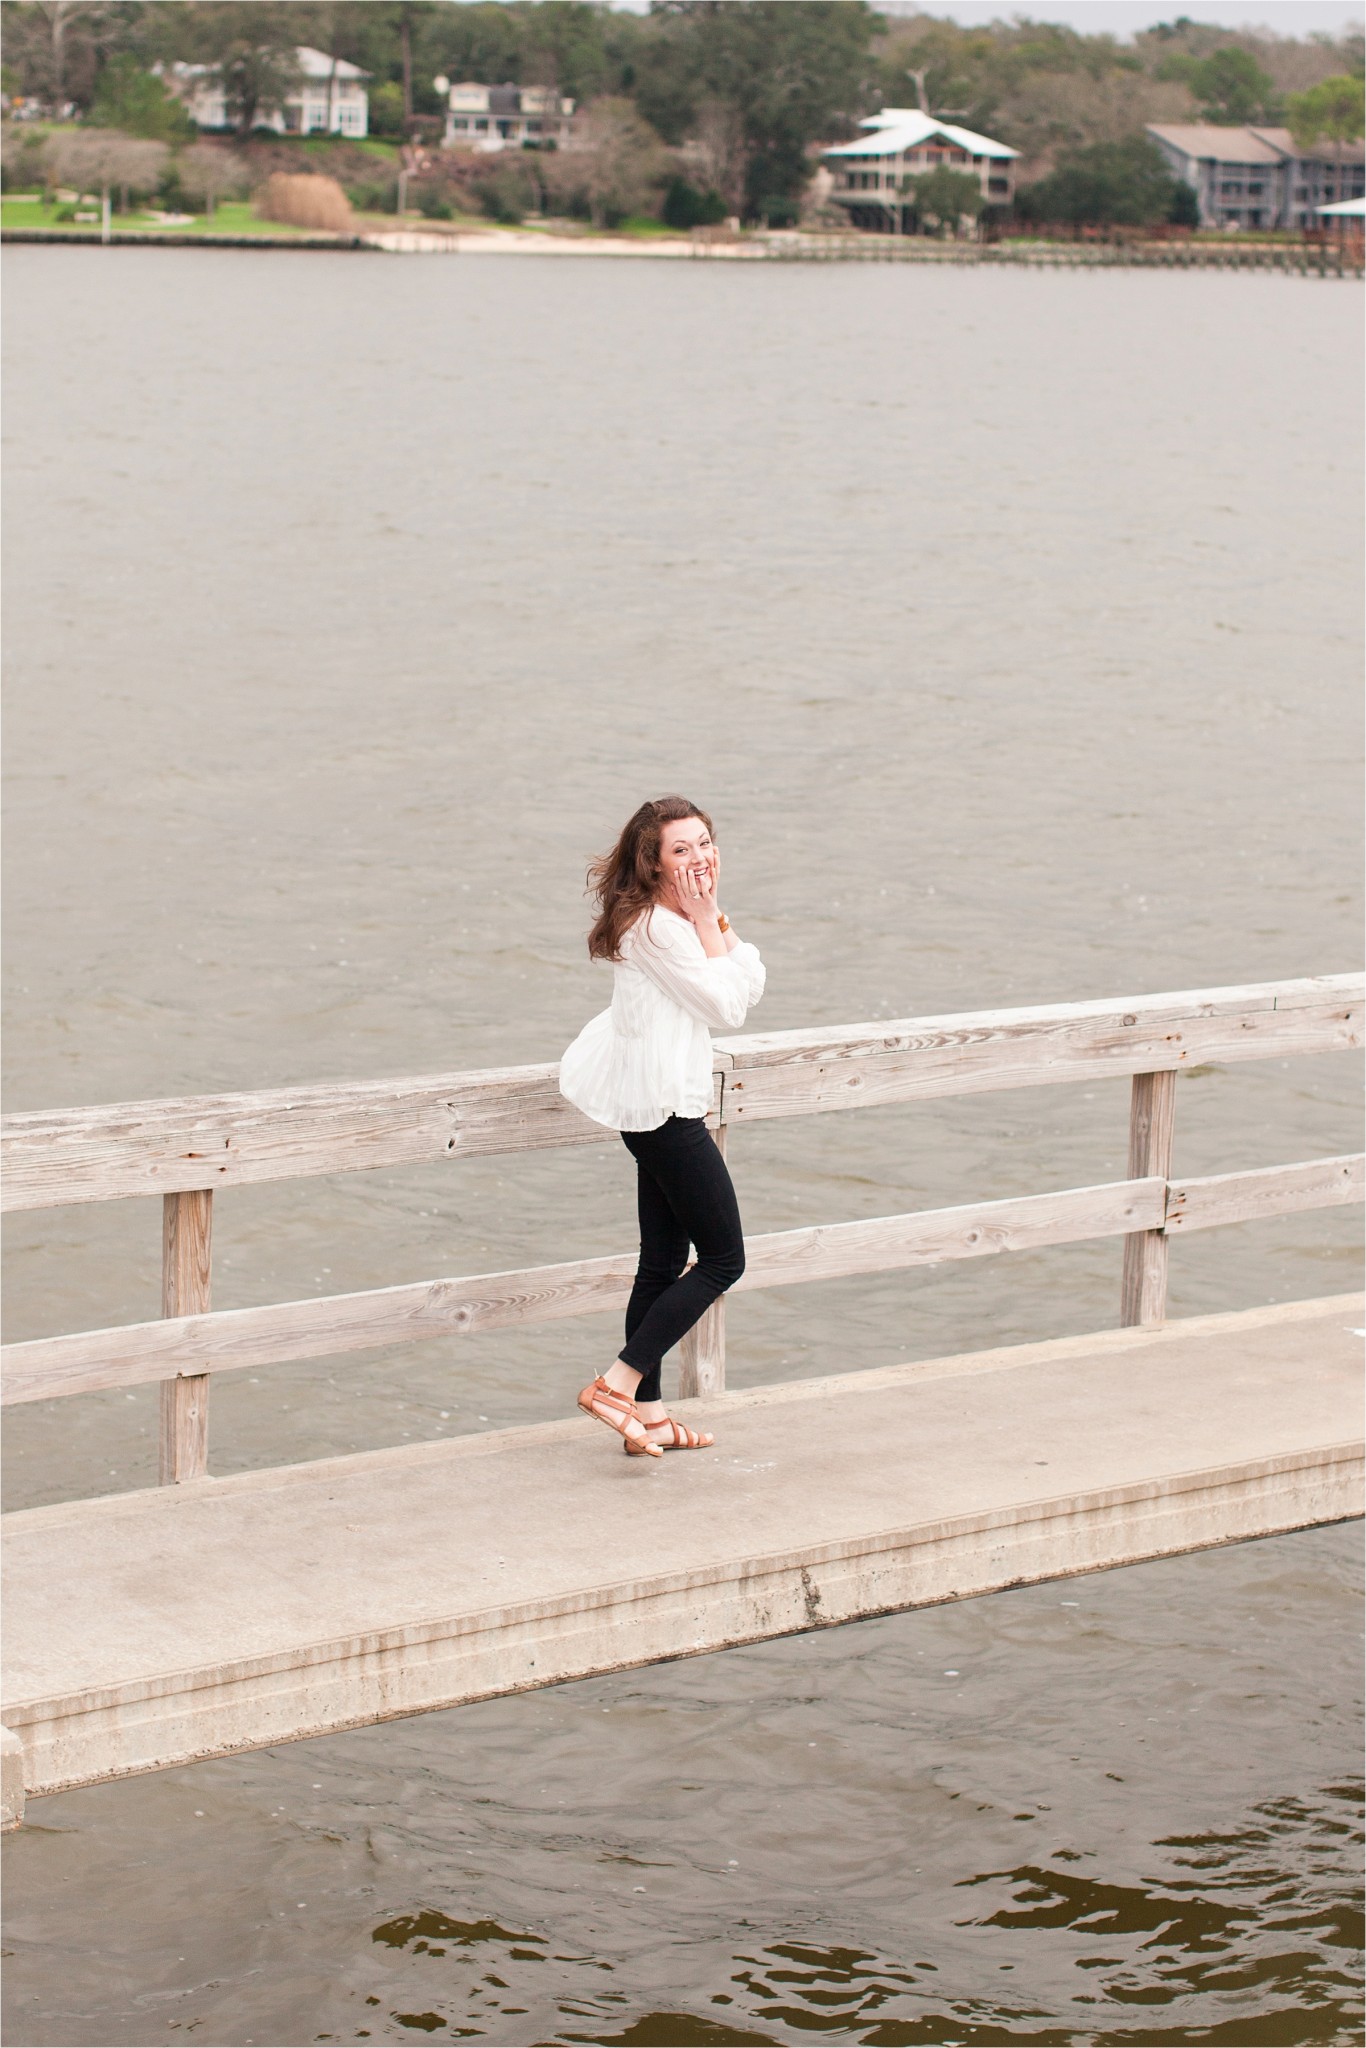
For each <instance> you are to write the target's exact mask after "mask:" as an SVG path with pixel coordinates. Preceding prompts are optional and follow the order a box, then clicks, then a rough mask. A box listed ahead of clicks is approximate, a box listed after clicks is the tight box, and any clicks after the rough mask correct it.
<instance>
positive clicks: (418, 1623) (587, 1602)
mask: <svg viewBox="0 0 1366 2048" xmlns="http://www.w3.org/2000/svg"><path fill="white" fill-rule="evenodd" d="M1340 1466H1347V1467H1351V1468H1353V1469H1354V1470H1360V1471H1361V1472H1362V1474H1363V1476H1366V1443H1364V1442H1362V1441H1359V1440H1353V1441H1348V1442H1341V1441H1339V1442H1336V1443H1329V1444H1321V1445H1314V1446H1312V1447H1311V1448H1309V1449H1307V1450H1301V1451H1288V1452H1282V1453H1275V1454H1273V1455H1270V1456H1267V1457H1262V1458H1250V1459H1243V1460H1240V1461H1238V1462H1236V1463H1234V1464H1231V1465H1221V1466H1207V1467H1203V1468H1196V1469H1194V1470H1191V1471H1186V1472H1178V1473H1172V1474H1169V1475H1168V1476H1166V1477H1164V1478H1162V1479H1155V1480H1154V1479H1139V1480H1132V1481H1130V1482H1129V1483H1128V1484H1127V1485H1123V1486H1107V1487H1096V1488H1091V1489H1088V1490H1086V1491H1084V1492H1081V1493H1064V1494H1047V1495H1039V1496H1037V1497H1036V1498H1035V1499H1033V1500H1029V1501H1018V1502H1011V1503H1009V1504H1007V1505H1005V1506H1002V1507H995V1508H984V1509H976V1510H972V1511H969V1512H967V1513H965V1514H959V1515H948V1516H941V1517H939V1518H938V1519H936V1520H933V1521H927V1522H908V1523H895V1524H893V1525H891V1526H890V1527H884V1528H881V1529H872V1530H866V1531H864V1532H862V1533H861V1534H859V1535H857V1536H851V1537H843V1538H838V1539H835V1540H833V1541H828V1542H825V1543H814V1544H808V1545H805V1546H802V1547H801V1548H797V1549H793V1550H781V1551H768V1552H761V1553H760V1554H759V1555H757V1556H754V1557H750V1558H746V1559H745V1560H744V1561H743V1565H742V1566H740V1567H738V1569H741V1570H742V1571H743V1573H744V1576H745V1579H746V1581H747V1582H748V1583H749V1584H751V1585H757V1584H758V1583H760V1582H762V1581H763V1580H764V1579H765V1578H769V1577H772V1576H773V1575H774V1574H776V1573H782V1572H789V1571H797V1572H801V1571H814V1570H818V1569H820V1568H822V1567H825V1566H829V1565H832V1564H849V1563H854V1562H857V1561H860V1560H871V1559H875V1558H877V1557H879V1556H882V1555H884V1554H887V1553H895V1552H902V1551H907V1550H913V1549H917V1548H923V1547H925V1546H927V1545H936V1544H944V1543H949V1542H956V1541H960V1540H962V1539H964V1538H972V1537H982V1536H984V1537H991V1536H993V1535H995V1534H996V1533H997V1532H999V1531H1001V1530H1009V1531H1016V1530H1021V1529H1027V1528H1029V1527H1030V1526H1031V1525H1037V1524H1041V1523H1048V1522H1056V1523H1061V1522H1064V1521H1066V1520H1067V1519H1068V1518H1069V1517H1072V1516H1077V1515H1089V1514H1095V1513H1098V1512H1100V1513H1113V1512H1115V1511H1117V1510H1122V1509H1124V1508H1128V1507H1132V1506H1135V1505H1137V1504H1140V1503H1152V1502H1168V1501H1179V1500H1180V1499H1181V1498H1182V1496H1183V1495H1186V1494H1194V1493H1209V1492H1211V1491H1219V1490H1221V1489H1222V1490H1225V1491H1228V1490H1232V1489H1246V1488H1248V1487H1252V1486H1256V1485H1258V1484H1259V1483H1261V1482H1264V1481H1266V1480H1270V1479H1276V1478H1282V1477H1290V1478H1293V1477H1295V1476H1296V1475H1299V1474H1301V1473H1306V1472H1324V1471H1333V1470H1334V1469H1335V1468H1337V1467H1340ZM1344 1476H1346V1475H1344ZM1358 1512H1359V1510H1358ZM736 1571H737V1565H736V1563H735V1561H734V1560H732V1559H722V1560H721V1561H720V1562H718V1563H714V1564H707V1565H699V1566H695V1567H684V1568H683V1569H681V1570H676V1571H672V1572H660V1573H657V1574H654V1575H652V1576H650V1577H649V1578H648V1579H646V1580H644V1581H642V1580H641V1579H640V1578H639V1577H632V1578H626V1579H604V1580H602V1581H601V1582H600V1583H599V1584H597V1585H594V1586H592V1587H589V1588H586V1589H584V1590H580V1591H575V1592H572V1593H557V1594H550V1595H546V1596H544V1597H542V1598H539V1599H530V1600H518V1601H514V1602H511V1603H509V1604H507V1605H502V1606H490V1607H483V1608H473V1609H459V1610H457V1611H456V1612H455V1613H446V1614H437V1615H430V1616H428V1617H427V1618H425V1619H422V1620H413V1621H407V1622H398V1623H395V1624H394V1625H393V1626H392V1627H389V1628H383V1629H372V1630H369V1631H366V1632H363V1633H361V1632H357V1633H354V1634H350V1635H344V1636H327V1637H320V1638H315V1640H314V1641H312V1642H310V1643H301V1644H299V1645H298V1646H297V1647H296V1646H291V1647H290V1648H289V1649H287V1650H272V1651H268V1652H265V1653H264V1654H261V1655H258V1656H252V1657H241V1658H238V1659H236V1660H234V1661H232V1662H230V1663H223V1664H215V1665H214V1666H212V1668H211V1672H210V1674H209V1675H205V1672H204V1669H203V1667H199V1666H190V1667H181V1668H178V1669H174V1670H170V1671H166V1672H162V1673H158V1674H156V1675H154V1676H152V1677H147V1678H139V1679H135V1680H131V1681H129V1682H128V1683H126V1684H122V1685H110V1686H93V1687H89V1688H86V1689H84V1690H82V1691H81V1692H80V1693H79V1694H74V1695H70V1696H64V1695H62V1694H55V1695H49V1696H44V1697H43V1698H41V1699H29V1700H26V1699H22V1698H17V1699H13V1700H9V1701H6V1703H5V1705H4V1709H3V1711H4V1713H5V1714H6V1715H7V1716H8V1717H9V1720H10V1722H11V1724H21V1723H22V1722H23V1721H24V1720H25V1718H26V1716H27V1715H29V1714H30V1713H32V1712H35V1711H44V1712H49V1713H51V1712H54V1711H56V1712H68V1713H69V1712H81V1713H88V1712H98V1711H103V1710H106V1709H117V1708H120V1707H127V1706H132V1705H137V1704H141V1703H143V1702H147V1701H151V1700H156V1699H162V1698H168V1697H171V1696H174V1695H185V1694H188V1693H194V1692H198V1691H202V1690H216V1689H218V1688H220V1687H221V1686H223V1685H225V1684H243V1683H249V1682H251V1681H252V1680H254V1679H261V1678H270V1677H274V1676H278V1675H279V1674H280V1673H282V1672H287V1671H298V1670H308V1669H316V1668H318V1667H320V1666H322V1665H325V1664H336V1663H338V1662H339V1661H346V1660H350V1659H355V1658H373V1657H377V1656H385V1655H389V1654H392V1653H394V1652H397V1651H409V1650H413V1649H416V1648H420V1647H422V1646H424V1645H427V1644H431V1643H435V1642H444V1641H450V1640H455V1639H457V1638H466V1639H469V1638H473V1637H477V1636H480V1635H484V1634H487V1633H489V1632H491V1631H498V1630H504V1629H509V1628H526V1627H530V1626H534V1625H537V1624H542V1623H546V1622H552V1621H563V1620H567V1619H570V1618H580V1617H587V1616H591V1615H594V1614H600V1613H603V1612H607V1611H613V1610H618V1609H621V1608H623V1607H625V1606H628V1605H629V1604H631V1603H632V1602H633V1601H636V1600H638V1599H639V1598H640V1597H641V1593H642V1588H644V1589H646V1590H647V1591H648V1595H649V1596H650V1597H659V1598H667V1597H671V1596H674V1595H679V1594H691V1593H706V1592H709V1591H711V1590H712V1589H713V1588H715V1587H717V1586H723V1585H725V1584H726V1583H727V1582H728V1581H729V1580H731V1579H733V1578H734V1577H735V1575H736Z"/></svg>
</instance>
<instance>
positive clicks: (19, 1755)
mask: <svg viewBox="0 0 1366 2048" xmlns="http://www.w3.org/2000/svg"><path fill="white" fill-rule="evenodd" d="M23 1818H24V1745H23V1743H22V1742H21V1741H20V1740H19V1737H18V1736H17V1735H16V1734H15V1732H14V1730H13V1729H12V1728H0V1834H7V1833H8V1832H9V1830H10V1829H11V1828H17V1827H18V1826H19V1825H20V1824H21V1822H22V1821H23Z"/></svg>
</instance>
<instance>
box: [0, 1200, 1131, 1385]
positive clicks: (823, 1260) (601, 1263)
mask: <svg viewBox="0 0 1366 2048" xmlns="http://www.w3.org/2000/svg"><path fill="white" fill-rule="evenodd" d="M1165 1199H1166V1183H1165V1182H1164V1181H1161V1180H1144V1181H1136V1182H1135V1181H1116V1182H1113V1183H1111V1184H1109V1185H1106V1186H1102V1187H1094V1188H1070V1189H1067V1190H1065V1191H1063V1192H1060V1193H1056V1194H1044V1195H1024V1196H1020V1197H1017V1198H1015V1199H1013V1200H1010V1201H1004V1202H979V1203H970V1204H968V1205H966V1206H963V1207H956V1208H952V1209H929V1210H921V1211H918V1212H913V1213H911V1214H909V1215H905V1216H878V1217H873V1218H870V1219H868V1220H867V1221H864V1222H858V1223H827V1224H817V1225H814V1226H812V1227H809V1228H807V1229H802V1230H784V1231H776V1232H773V1233H771V1234H769V1235H766V1236H760V1237H752V1238H749V1239H747V1240H746V1245H745V1252H746V1258H747V1260H748V1264H747V1268H746V1271H745V1275H744V1278H743V1279H742V1280H741V1281H740V1283H739V1285H740V1287H741V1288H751V1287H786V1286H790V1285H793V1284H794V1283H796V1282H798V1281H803V1280H834V1279H840V1278H844V1277H846V1276H849V1275H852V1274H856V1273H873V1272H879V1271H882V1270H884V1269H886V1268H892V1267H900V1266H912V1265H917V1266H919V1265H937V1264H939V1263H940V1262H941V1261H942V1260H947V1259H967V1258H982V1257H985V1256H987V1255H989V1254H990V1253H993V1252H1001V1251H1023V1250H1028V1249H1030V1248H1032V1247H1034V1246H1040V1245H1049V1244H1069V1243H1075V1242H1077V1241H1079V1240H1081V1239H1085V1238H1091V1237H1109V1236H1116V1235H1119V1234H1121V1233H1123V1232H1125V1231H1130V1230H1134V1229H1136V1228H1144V1229H1147V1228H1151V1227H1153V1226H1154V1225H1155V1224H1156V1223H1157V1222H1160V1220H1161V1217H1162V1215H1163V1213H1164V1207H1165ZM635 1263H636V1262H635V1255H634V1254H633V1253H630V1252H623V1253H620V1254H618V1255H616V1256H614V1257H611V1258H605V1259H580V1260H577V1261H575V1262H573V1263H572V1264H566V1265H559V1266H533V1267H531V1268H529V1269H527V1270H525V1271H521V1272H511V1273H482V1274H477V1275H474V1276H473V1277H471V1278H467V1279H450V1280H422V1281H416V1282H413V1283H410V1284H409V1285H406V1286H401V1287H381V1288H374V1289H370V1290H367V1291H366V1292H364V1293H359V1294H337V1295H329V1296H326V1297H324V1298H323V1299H321V1300H318V1301H287V1302H278V1303H273V1304H271V1305H270V1306H267V1307H262V1308H242V1309H220V1310H218V1311H216V1312H215V1313H214V1314H212V1315H202V1316H189V1317H185V1318H183V1319H181V1320H180V1321H178V1322H159V1323H135V1324H132V1325H129V1326H126V1327H124V1328H122V1329H113V1330H83V1331H78V1332H76V1333H75V1334H73V1335H70V1336H63V1337H40V1338H35V1339H33V1340H32V1341H31V1342H29V1343H26V1344H11V1345H7V1346H6V1347H5V1350H4V1352H3V1354H0V1362H2V1363H3V1368H4V1390H3V1399H4V1401H5V1402H6V1403H10V1402H17V1401H40V1400H47V1399H50V1398H51V1397H53V1396H55V1395H59V1394H77V1393H91V1392H94V1391H95V1390H96V1389H98V1388H101V1387H118V1386H135V1385H137V1384H138V1383H139V1382H141V1381H145V1380H155V1379H162V1378H164V1377H165V1376H166V1375H167V1374H168V1373H172V1372H180V1373H204V1372H210V1371H218V1372H222V1371H226V1370H229V1369H237V1368H242V1367H246V1366H263V1365H279V1364H282V1363H284V1362H286V1361H287V1360H290V1359H296V1358H321V1357H327V1356H330V1355H333V1354H338V1353H342V1352H347V1351H367V1350H374V1349H377V1348H379V1347H380V1346H384V1345H390V1344H401V1343H410V1342H413V1341H415V1340H417V1339H420V1338H427V1337H441V1336H449V1335H453V1334H459V1333H462V1332H470V1331H475V1330H494V1329H503V1328H506V1327H508V1326H509V1325H511V1324H524V1323H539V1322H546V1321H549V1320H551V1319H553V1318H556V1317H560V1316H574V1315H587V1314H591V1313H593V1312H594V1311H596V1310H599V1309H610V1308H621V1307H624V1306H625V1303H626V1299H627V1296H628V1295H629V1293H630V1289H631V1280H632V1277H633V1275H634V1272H635Z"/></svg>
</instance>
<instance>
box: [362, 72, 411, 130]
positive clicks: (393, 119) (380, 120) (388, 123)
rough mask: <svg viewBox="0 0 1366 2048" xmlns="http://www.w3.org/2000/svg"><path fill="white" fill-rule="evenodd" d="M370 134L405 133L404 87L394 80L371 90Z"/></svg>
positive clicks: (375, 86)
mask: <svg viewBox="0 0 1366 2048" xmlns="http://www.w3.org/2000/svg"><path fill="white" fill-rule="evenodd" d="M370 133H371V134H372V135H402V133H403V87H402V86H401V85H395V84H394V82H393V80H392V79H385V81H384V83H383V84H382V85H373V86H371V88H370Z"/></svg>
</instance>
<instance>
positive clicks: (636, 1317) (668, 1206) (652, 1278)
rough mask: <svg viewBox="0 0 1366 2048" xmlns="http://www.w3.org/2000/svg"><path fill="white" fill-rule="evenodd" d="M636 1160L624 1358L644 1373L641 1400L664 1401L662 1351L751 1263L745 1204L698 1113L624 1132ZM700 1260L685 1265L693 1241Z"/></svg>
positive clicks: (625, 1140)
mask: <svg viewBox="0 0 1366 2048" xmlns="http://www.w3.org/2000/svg"><path fill="white" fill-rule="evenodd" d="M621 1136H622V1142H623V1144H624V1145H625V1146H626V1149H627V1151H628V1152H629V1153H630V1154H631V1155H632V1157H633V1158H634V1160H635V1162H636V1199H637V1203H638V1206H639V1209H640V1264H639V1265H638V1267H637V1268H636V1279H635V1285H634V1287H633V1288H632V1289H631V1299H630V1301H629V1302H628V1303H627V1307H626V1343H625V1345H624V1347H623V1349H622V1351H621V1353H620V1357H621V1361H622V1363H623V1365H629V1366H632V1367H634V1369H635V1370H636V1371H637V1372H638V1373H640V1374H641V1375H642V1378H641V1382H640V1385H639V1386H638V1387H637V1388H636V1395H635V1398H636V1399H637V1401H658V1400H659V1399H660V1398H661V1395H660V1388H659V1367H660V1361H661V1360H662V1359H663V1356H664V1353H665V1352H666V1351H668V1350H669V1349H670V1348H671V1347H672V1346H673V1345H675V1344H676V1343H677V1342H678V1340H679V1338H680V1337H682V1336H684V1335H685V1334H686V1333H687V1331H689V1330H690V1329H691V1328H692V1326H693V1324H694V1323H695V1322H696V1321H697V1319H698V1317H699V1316H700V1315H701V1314H702V1312H703V1310H704V1309H708V1308H710V1307H711V1305H712V1303H713V1302H714V1301H715V1300H716V1297H717V1295H718V1294H724V1293H725V1291H726V1289H727V1288H728V1287H733V1286H734V1285H735V1283H736V1281H737V1280H738V1279H739V1278H740V1275H741V1274H742V1273H743V1272H744V1270H745V1241H744V1237H743V1234H742V1233H741V1229H740V1208H739V1204H738V1203H737V1202H736V1199H735V1189H734V1187H733V1186H732V1185H731V1178H730V1175H729V1173H728V1172H727V1171H726V1162H725V1160H724V1159H723V1158H722V1157H721V1154H720V1151H719V1150H718V1148H717V1146H716V1145H715V1144H714V1143H713V1141H712V1137H711V1133H710V1132H709V1131H708V1129H707V1126H706V1124H705V1122H704V1121H703V1119H702V1118H701V1117H700V1116H671V1117H670V1118H669V1119H668V1120H667V1122H665V1123H662V1124H660V1126H659V1127H658V1129H657V1130H653V1131H623V1132H622V1134H621ZM690 1244H692V1245H695V1246H696V1247H697V1264H696V1265H695V1266H693V1267H692V1268H690V1270H689V1271H688V1272H686V1273H685V1272H684V1271H683V1268H684V1266H685V1265H687V1262H688V1246H689V1245H690Z"/></svg>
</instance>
